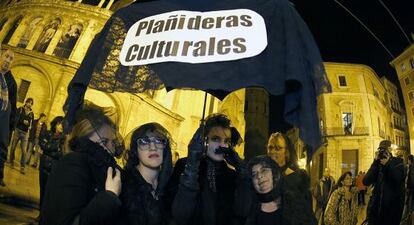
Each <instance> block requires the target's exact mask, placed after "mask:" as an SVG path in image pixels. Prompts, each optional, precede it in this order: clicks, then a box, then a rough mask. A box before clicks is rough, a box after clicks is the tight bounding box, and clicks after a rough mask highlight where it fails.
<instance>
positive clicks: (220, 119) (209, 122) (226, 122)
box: [204, 113, 242, 146]
mask: <svg viewBox="0 0 414 225" xmlns="http://www.w3.org/2000/svg"><path fill="white" fill-rule="evenodd" d="M213 127H222V128H228V129H230V131H231V145H232V146H236V145H238V144H240V143H241V142H242V138H241V135H240V133H239V132H238V131H237V129H236V128H235V127H232V125H231V121H230V119H229V118H228V117H227V116H226V115H224V114H221V113H214V114H210V115H209V116H208V117H207V118H206V121H205V125H204V136H207V135H208V133H209V132H210V130H211V129H212V128H213Z"/></svg>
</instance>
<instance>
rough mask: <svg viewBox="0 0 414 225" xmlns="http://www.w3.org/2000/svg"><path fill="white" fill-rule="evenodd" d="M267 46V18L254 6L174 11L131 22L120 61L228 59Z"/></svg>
mask: <svg viewBox="0 0 414 225" xmlns="http://www.w3.org/2000/svg"><path fill="white" fill-rule="evenodd" d="M266 46H267V33H266V25H265V22H264V19H263V17H262V16H260V15H259V14H258V13H256V12H254V11H252V10H248V9H235V10H221V11H211V12H193V11H173V12H168V13H163V14H159V15H155V16H150V17H146V18H143V19H141V20H139V21H138V22H136V23H135V24H134V25H133V26H131V28H130V29H129V30H128V34H127V36H126V38H125V40H124V44H123V46H122V50H121V54H120V62H121V64H122V65H124V66H134V65H146V64H153V63H160V62H169V61H175V62H187V63H207V62H217V61H229V60H237V59H242V58H248V57H253V56H255V55H258V54H260V53H261V52H262V51H263V50H264V49H265V48H266Z"/></svg>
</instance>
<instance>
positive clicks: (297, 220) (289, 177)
mask: <svg viewBox="0 0 414 225" xmlns="http://www.w3.org/2000/svg"><path fill="white" fill-rule="evenodd" d="M267 155H269V156H270V157H271V158H272V159H273V160H274V161H275V162H276V163H277V165H278V166H279V167H280V168H281V174H282V177H281V179H280V183H281V199H282V209H283V215H282V218H283V224H284V225H305V224H306V225H316V224H317V220H316V218H315V215H314V213H313V210H312V194H311V192H310V179H309V176H308V174H307V173H306V171H304V170H301V169H299V166H298V164H297V157H296V152H295V149H294V148H293V145H292V143H291V142H290V140H289V138H288V137H287V136H286V135H284V134H282V133H279V132H277V133H273V134H271V135H270V137H269V140H268V142H267Z"/></svg>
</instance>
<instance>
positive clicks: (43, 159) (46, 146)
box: [39, 116, 65, 208]
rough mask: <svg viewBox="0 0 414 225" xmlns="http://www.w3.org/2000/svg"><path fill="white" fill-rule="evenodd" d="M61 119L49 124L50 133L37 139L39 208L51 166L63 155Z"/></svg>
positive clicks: (63, 138)
mask: <svg viewBox="0 0 414 225" xmlns="http://www.w3.org/2000/svg"><path fill="white" fill-rule="evenodd" d="M62 121H63V117H61V116H57V117H55V118H54V119H53V120H52V122H50V131H48V132H47V133H46V135H45V136H44V137H39V138H40V140H39V145H40V148H41V149H42V151H43V154H42V155H41V156H40V165H39V185H40V208H41V207H42V200H43V195H44V193H45V188H46V182H47V178H48V176H49V174H50V172H51V171H52V165H53V164H54V163H55V162H56V161H57V160H58V159H60V157H62V155H63V146H64V142H65V135H64V134H63V124H62Z"/></svg>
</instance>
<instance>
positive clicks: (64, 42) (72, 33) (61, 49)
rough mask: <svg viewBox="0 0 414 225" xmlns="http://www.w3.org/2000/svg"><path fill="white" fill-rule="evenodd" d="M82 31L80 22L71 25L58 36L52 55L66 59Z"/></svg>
mask: <svg viewBox="0 0 414 225" xmlns="http://www.w3.org/2000/svg"><path fill="white" fill-rule="evenodd" d="M82 31H83V26H82V24H73V25H71V26H70V27H69V30H68V31H67V32H66V33H65V34H64V35H62V37H61V38H60V41H59V43H58V44H57V46H56V48H55V51H54V52H53V55H55V56H58V57H62V58H65V59H68V58H69V56H70V53H71V52H72V50H73V47H75V45H76V42H77V41H78V39H79V36H80V34H81V33H82Z"/></svg>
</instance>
